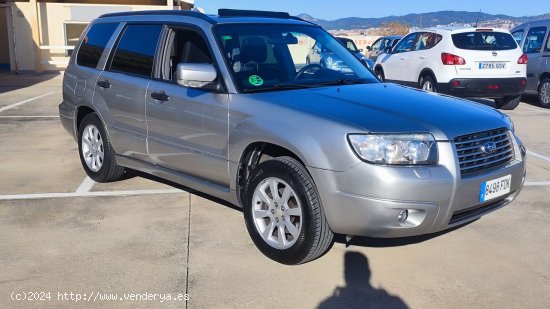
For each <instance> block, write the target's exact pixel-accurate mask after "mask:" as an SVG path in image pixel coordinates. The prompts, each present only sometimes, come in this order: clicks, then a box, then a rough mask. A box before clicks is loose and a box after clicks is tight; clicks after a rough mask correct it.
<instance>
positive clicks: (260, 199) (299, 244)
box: [243, 157, 333, 265]
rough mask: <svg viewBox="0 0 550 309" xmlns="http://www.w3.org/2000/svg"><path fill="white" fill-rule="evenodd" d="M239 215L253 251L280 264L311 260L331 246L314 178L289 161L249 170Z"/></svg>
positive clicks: (330, 237) (298, 164) (277, 160)
mask: <svg viewBox="0 0 550 309" xmlns="http://www.w3.org/2000/svg"><path fill="white" fill-rule="evenodd" d="M243 213H244V219H245V223H246V227H247V229H248V233H249V234H250V237H251V238H252V241H254V244H255V245H256V247H258V249H260V251H261V252H262V253H263V254H264V255H266V256H267V257H269V258H270V259H273V260H275V261H277V262H279V263H283V264H288V265H294V264H301V263H306V262H309V261H311V260H314V259H316V258H318V257H320V256H321V255H323V254H324V253H325V252H326V251H327V250H328V249H329V248H330V246H331V245H332V239H333V233H332V231H331V230H330V228H329V226H328V223H327V221H326V218H325V215H324V212H323V208H322V206H321V201H320V200H319V195H318V193H317V190H316V188H315V184H314V182H313V179H312V178H311V176H310V175H309V174H308V172H307V171H306V169H305V168H304V166H303V165H302V164H300V163H299V162H298V161H296V160H295V159H293V158H290V157H278V158H274V159H271V160H268V161H264V162H262V163H261V164H260V165H258V166H257V167H256V168H255V169H254V170H253V171H252V174H251V176H250V178H249V179H248V181H247V184H246V187H245V201H244V205H243Z"/></svg>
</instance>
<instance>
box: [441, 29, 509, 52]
mask: <svg viewBox="0 0 550 309" xmlns="http://www.w3.org/2000/svg"><path fill="white" fill-rule="evenodd" d="M452 37H453V43H454V45H455V46H456V47H457V48H460V49H469V50H510V49H515V48H517V47H518V45H517V43H516V41H515V40H514V38H513V37H512V35H510V34H509V33H506V32H493V31H475V32H464V33H456V34H453V35H452Z"/></svg>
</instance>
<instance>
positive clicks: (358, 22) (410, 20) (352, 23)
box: [298, 11, 550, 30]
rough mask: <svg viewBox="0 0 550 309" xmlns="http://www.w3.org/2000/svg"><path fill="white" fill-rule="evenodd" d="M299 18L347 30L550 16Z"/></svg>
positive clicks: (517, 21) (442, 14) (437, 14)
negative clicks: (391, 23)
mask: <svg viewBox="0 0 550 309" xmlns="http://www.w3.org/2000/svg"><path fill="white" fill-rule="evenodd" d="M366 15H368V13H366ZM298 17H300V18H302V19H305V20H308V21H311V22H314V23H316V24H319V25H320V26H322V27H323V28H325V29H327V30H339V29H344V30H347V29H368V28H376V27H380V25H381V24H384V23H388V22H393V21H398V22H401V23H406V24H408V25H410V26H411V27H434V26H438V25H450V24H475V23H476V21H478V20H479V22H482V23H484V22H490V21H497V20H498V21H509V22H510V23H513V24H520V23H524V22H527V21H530V20H535V19H541V18H550V14H544V15H539V16H523V17H513V16H508V15H502V14H498V15H492V14H487V13H479V12H465V11H439V12H431V13H422V14H408V15H404V16H387V17H381V18H363V17H347V18H341V19H337V20H323V19H317V18H314V17H312V16H310V15H308V14H300V15H299V16H298Z"/></svg>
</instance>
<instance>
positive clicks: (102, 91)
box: [94, 24, 163, 160]
mask: <svg viewBox="0 0 550 309" xmlns="http://www.w3.org/2000/svg"><path fill="white" fill-rule="evenodd" d="M162 27H163V25H160V24H127V25H126V26H125V28H124V29H123V31H122V34H121V36H120V38H119V40H118V43H117V44H116V45H115V46H114V47H113V51H112V52H111V56H110V60H109V61H108V63H107V65H106V69H105V71H103V72H102V73H101V74H100V75H99V77H98V79H97V83H96V85H95V88H96V90H95V94H94V105H95V106H97V107H98V108H104V109H106V110H105V111H104V112H103V111H101V112H103V113H101V114H102V115H109V116H108V117H109V118H108V119H107V120H106V123H107V124H108V129H109V137H110V138H111V141H112V144H113V146H114V148H115V151H116V152H117V153H118V154H120V155H123V156H128V157H133V158H136V159H142V160H148V158H149V156H148V154H147V146H146V142H145V139H146V137H147V125H146V123H145V92H146V90H147V86H148V84H149V82H150V81H151V74H152V69H153V62H154V56H155V51H156V46H157V42H158V39H159V36H160V33H161V30H162Z"/></svg>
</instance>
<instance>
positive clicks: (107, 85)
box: [97, 80, 111, 89]
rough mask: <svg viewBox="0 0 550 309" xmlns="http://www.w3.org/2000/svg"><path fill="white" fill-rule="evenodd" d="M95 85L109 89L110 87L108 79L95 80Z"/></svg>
mask: <svg viewBox="0 0 550 309" xmlns="http://www.w3.org/2000/svg"><path fill="white" fill-rule="evenodd" d="M97 85H98V86H99V87H101V88H103V89H109V88H111V83H109V81H106V80H100V81H98V82H97Z"/></svg>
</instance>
